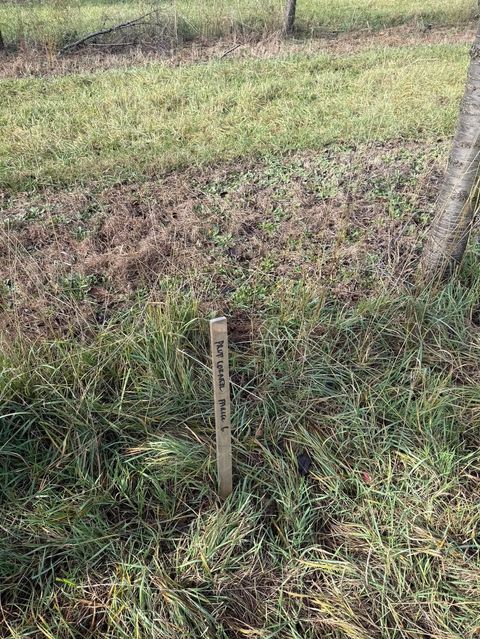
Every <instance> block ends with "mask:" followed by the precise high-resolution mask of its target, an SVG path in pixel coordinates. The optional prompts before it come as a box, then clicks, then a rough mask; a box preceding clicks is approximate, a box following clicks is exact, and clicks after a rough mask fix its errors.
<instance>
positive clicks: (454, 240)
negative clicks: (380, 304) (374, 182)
mask: <svg viewBox="0 0 480 639" xmlns="http://www.w3.org/2000/svg"><path fill="white" fill-rule="evenodd" d="M479 167H480V25H479V28H478V31H477V35H476V38H475V43H474V45H473V47H472V52H471V61H470V67H469V70H468V77H467V84H466V88H465V95H464V97H463V102H462V106H461V110H460V117H459V120H458V125H457V132H456V134H455V139H454V142H453V147H452V151H451V153H450V158H449V161H448V169H447V173H446V176H445V179H444V181H443V185H442V188H441V190H440V195H439V199H438V203H437V212H436V215H435V218H434V220H433V222H432V225H431V227H430V231H429V235H428V237H427V242H426V245H425V248H424V251H423V256H422V261H421V271H422V273H423V274H424V275H425V276H427V277H428V278H433V277H442V276H444V275H445V274H446V273H447V272H448V271H449V270H451V269H452V267H453V266H455V264H458V263H459V262H460V261H461V259H462V257H463V254H464V252H465V249H466V246H467V242H468V237H469V234H470V230H471V228H472V223H473V219H474V215H475V212H476V208H477V199H476V190H477V188H476V187H477V183H478V177H479Z"/></svg>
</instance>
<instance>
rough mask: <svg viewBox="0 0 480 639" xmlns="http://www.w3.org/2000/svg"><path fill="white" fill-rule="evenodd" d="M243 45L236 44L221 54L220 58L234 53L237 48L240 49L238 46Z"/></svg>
mask: <svg viewBox="0 0 480 639" xmlns="http://www.w3.org/2000/svg"><path fill="white" fill-rule="evenodd" d="M241 46H242V45H241V44H236V45H235V46H234V47H232V48H231V49H227V51H224V52H223V53H222V55H221V56H219V59H220V60H221V59H222V58H225V57H226V56H227V55H228V54H229V53H232V52H233V51H235V49H238V47H241Z"/></svg>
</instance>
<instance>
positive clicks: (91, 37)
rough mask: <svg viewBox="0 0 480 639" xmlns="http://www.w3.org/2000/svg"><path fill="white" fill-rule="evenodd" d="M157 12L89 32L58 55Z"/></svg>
mask: <svg viewBox="0 0 480 639" xmlns="http://www.w3.org/2000/svg"><path fill="white" fill-rule="evenodd" d="M156 12H157V10H155V11H150V12H149V13H145V14H144V15H143V16H139V17H138V18H135V19H134V20H129V21H128V22H122V23H121V24H115V25H114V26H113V27H109V28H108V29H101V30H100V31H95V32H94V33H89V34H88V35H86V36H84V37H83V38H80V39H79V40H75V42H71V43H70V44H66V45H65V46H64V47H62V48H61V49H60V51H59V52H58V55H59V56H61V55H63V54H64V53H66V52H67V51H71V50H72V49H77V48H78V47H80V46H81V45H82V44H85V42H88V41H89V40H92V39H93V38H96V37H97V36H101V35H106V34H107V33H113V32H114V31H120V29H126V28H127V27H132V26H134V25H135V26H136V25H138V24H140V23H141V21H142V20H144V19H145V18H148V17H149V16H151V15H153V14H154V13H156Z"/></svg>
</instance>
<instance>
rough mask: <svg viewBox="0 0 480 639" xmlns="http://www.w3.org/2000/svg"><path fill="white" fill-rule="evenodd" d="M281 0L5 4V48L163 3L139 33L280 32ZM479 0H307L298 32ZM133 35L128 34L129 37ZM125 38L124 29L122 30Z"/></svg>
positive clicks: (457, 18)
mask: <svg viewBox="0 0 480 639" xmlns="http://www.w3.org/2000/svg"><path fill="white" fill-rule="evenodd" d="M283 7H284V3H283V0H266V1H263V2H260V1H259V0H234V1H233V2H232V1H231V0H207V1H204V2H199V0H173V1H168V2H145V1H138V0H130V1H120V2H112V1H100V2H99V1H98V0H96V1H94V2H92V1H90V0H76V1H73V2H68V3H65V2H63V1H61V0H49V1H48V2H42V3H40V2H35V1H33V2H26V3H16V2H11V1H7V2H5V3H3V6H2V7H0V25H1V29H2V33H3V35H4V39H5V42H6V44H7V46H9V47H12V48H29V47H41V48H44V49H46V50H47V51H49V52H50V53H53V52H54V51H56V50H57V49H58V48H60V47H61V46H62V45H63V44H65V43H68V42H71V41H73V40H75V39H77V38H79V37H82V36H83V35H86V34H88V33H91V32H93V31H95V30H97V29H100V28H103V26H109V25H112V24H119V23H120V22H124V21H127V20H129V19H132V18H136V17H138V16H140V15H143V14H145V13H147V12H148V11H151V10H152V8H158V12H159V14H158V15H159V17H158V19H157V20H155V21H154V22H155V25H152V24H151V25H150V26H149V27H147V32H148V33H147V34H145V26H142V28H141V29H142V34H141V39H143V40H145V38H147V39H150V38H153V39H155V38H156V39H157V40H158V39H160V40H164V41H167V42H170V41H172V40H173V41H174V42H175V41H180V40H190V39H193V38H203V39H206V38H207V39H208V38H218V37H221V36H226V35H228V36H229V35H231V34H232V32H233V33H235V34H245V33H247V34H257V35H267V34H268V33H271V32H272V31H278V30H279V29H280V27H281V22H282V17H283ZM474 8H476V3H475V2H474V1H473V0H451V1H448V0H423V1H422V3H421V5H420V3H418V1H417V0H375V1H374V2H372V1H371V0H339V1H337V2H330V1H329V0H302V1H301V2H299V6H298V22H297V26H298V30H299V32H300V33H307V34H308V33H310V34H313V35H315V34H318V33H321V32H324V31H332V30H333V31H348V30H351V29H365V28H368V29H380V28H383V27H388V26H395V25H398V24H402V23H408V22H413V21H416V22H419V23H420V24H425V23H428V24H434V25H438V26H449V25H458V24H465V23H466V22H468V21H469V20H470V19H472V17H473V13H474ZM132 36H134V34H129V37H132ZM119 38H120V40H125V35H124V33H123V34H121V35H120V36H119Z"/></svg>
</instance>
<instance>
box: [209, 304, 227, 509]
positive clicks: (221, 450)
mask: <svg viewBox="0 0 480 639" xmlns="http://www.w3.org/2000/svg"><path fill="white" fill-rule="evenodd" d="M210 341H211V350H212V367H213V395H214V402H215V427H216V432H217V469H218V492H219V495H220V497H221V498H222V499H225V497H228V495H230V493H231V492H232V424H231V421H230V373H229V368H228V333H227V320H226V318H225V317H218V318H217V319H213V320H210Z"/></svg>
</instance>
